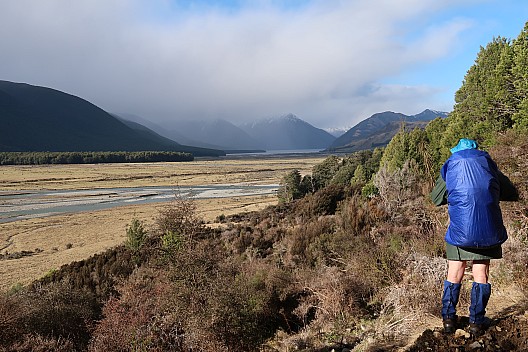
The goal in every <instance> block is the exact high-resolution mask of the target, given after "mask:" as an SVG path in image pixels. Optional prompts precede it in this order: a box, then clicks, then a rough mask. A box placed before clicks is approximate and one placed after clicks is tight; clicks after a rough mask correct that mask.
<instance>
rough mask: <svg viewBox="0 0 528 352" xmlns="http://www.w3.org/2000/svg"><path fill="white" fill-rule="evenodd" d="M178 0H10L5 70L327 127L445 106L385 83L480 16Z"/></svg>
mask: <svg viewBox="0 0 528 352" xmlns="http://www.w3.org/2000/svg"><path fill="white" fill-rule="evenodd" d="M174 3H175V2H170V1H163V0H157V1H147V0H145V1H140V0H134V1H125V0H119V1H107V0H90V1H88V0H86V1H69V0H47V1H40V0H17V1H11V2H7V1H5V2H3V3H2V5H0V7H1V8H0V46H1V47H2V51H1V52H0V62H1V63H2V65H0V78H1V79H7V80H13V81H23V82H27V83H31V84H38V85H45V86H50V87H53V88H56V89H59V90H63V91H66V92H69V93H72V94H76V95H79V96H81V97H83V98H86V99H88V100H90V101H92V102H94V103H95V104H97V105H100V106H101V107H103V108H105V109H107V110H109V111H112V112H128V113H134V114H136V115H141V116H143V117H145V118H147V119H152V120H162V119H170V118H189V117H197V118H217V117H221V118H226V119H228V120H230V121H233V122H239V121H242V120H247V119H254V118H260V117H262V116H269V115H273V114H277V113H281V112H293V113H295V114H297V115H298V116H300V117H301V118H303V119H305V120H307V121H309V122H311V123H313V124H315V125H317V126H318V127H333V126H341V125H348V126H350V125H353V124H354V123H355V122H358V121H359V120H360V119H363V118H366V117H368V116H369V115H370V114H372V113H374V112H378V111H383V110H393V111H401V112H407V113H417V112H419V111H418V110H419V109H423V108H426V107H429V108H438V106H436V105H434V104H435V100H434V94H435V93H436V90H435V89H437V88H432V87H423V86H418V87H401V86H396V85H393V86H383V85H381V84H380V83H379V82H381V81H383V79H384V78H386V77H388V76H389V77H390V76H395V75H398V74H399V73H401V72H402V70H407V69H409V68H410V67H412V66H413V65H417V64H420V63H423V62H430V61H432V60H435V59H438V58H441V57H442V56H445V55H446V54H447V53H448V52H449V50H450V49H451V48H452V47H453V45H456V44H457V38H458V37H459V36H460V34H461V33H462V32H463V31H464V30H466V29H467V28H468V26H470V25H471V23H470V22H467V21H465V20H463V19H456V20H454V21H451V22H450V21H446V22H444V23H440V24H438V23H437V24H435V25H434V26H429V25H427V18H428V16H431V14H432V13H433V12H435V11H439V10H441V9H440V8H439V7H440V6H441V5H438V2H437V1H435V0H400V1H397V2H396V1H389V0H377V1H373V0H355V1H337V0H326V1H323V0H319V1H313V2H312V3H309V4H305V5H302V6H299V7H298V8H296V9H281V8H278V7H276V6H273V5H272V2H269V1H263V2H259V3H256V2H252V5H251V6H247V7H242V8H239V9H229V10H221V9H219V8H213V7H205V6H201V7H200V8H199V9H194V8H190V9H189V8H187V9H183V8H177V7H175V5H174ZM248 3H249V2H248ZM255 4H256V5H255ZM365 87H376V88H375V89H372V88H369V89H365ZM424 104H431V105H424ZM413 109H414V110H413ZM354 120H355V121H354Z"/></svg>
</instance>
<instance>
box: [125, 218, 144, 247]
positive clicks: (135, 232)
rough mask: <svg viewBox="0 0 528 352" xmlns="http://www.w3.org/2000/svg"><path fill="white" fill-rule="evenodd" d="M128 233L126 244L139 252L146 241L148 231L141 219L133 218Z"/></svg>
mask: <svg viewBox="0 0 528 352" xmlns="http://www.w3.org/2000/svg"><path fill="white" fill-rule="evenodd" d="M126 235H127V236H126V241H125V246H126V247H127V248H129V249H130V250H132V251H133V252H137V251H139V250H140V249H141V247H142V246H143V244H144V243H145V240H146V238H147V231H146V230H145V228H144V227H143V223H142V222H141V221H140V220H138V219H133V220H132V223H131V224H130V225H129V226H127V230H126Z"/></svg>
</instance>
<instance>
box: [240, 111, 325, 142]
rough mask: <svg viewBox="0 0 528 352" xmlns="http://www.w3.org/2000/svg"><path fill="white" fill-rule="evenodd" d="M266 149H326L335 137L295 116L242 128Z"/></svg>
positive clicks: (267, 120) (249, 124)
mask: <svg viewBox="0 0 528 352" xmlns="http://www.w3.org/2000/svg"><path fill="white" fill-rule="evenodd" d="M240 128H242V129H243V130H244V131H246V132H247V133H248V134H249V135H250V136H252V137H253V138H254V139H255V140H257V141H259V143H260V145H261V146H262V147H263V148H264V149H268V150H281V149H324V148H327V147H328V146H329V145H330V144H331V143H332V142H333V141H334V140H335V137H334V136H332V135H331V134H330V133H328V132H326V131H324V130H322V129H320V128H316V127H314V126H312V125H310V124H309V123H307V122H305V121H303V120H301V119H299V118H298V117H297V116H295V115H293V114H287V115H284V116H281V117H278V118H269V119H263V120H259V121H257V122H254V123H246V124H243V125H241V126H240Z"/></svg>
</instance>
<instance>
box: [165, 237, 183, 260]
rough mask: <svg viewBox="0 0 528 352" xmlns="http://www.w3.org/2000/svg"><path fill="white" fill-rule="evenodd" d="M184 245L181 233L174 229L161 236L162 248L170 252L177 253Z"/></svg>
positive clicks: (171, 253) (169, 253)
mask: <svg viewBox="0 0 528 352" xmlns="http://www.w3.org/2000/svg"><path fill="white" fill-rule="evenodd" d="M182 247H183V238H182V236H181V234H179V233H177V232H174V231H167V232H166V233H165V234H164V235H162V236H161V248H162V249H163V250H164V251H165V252H166V253H167V254H168V255H173V254H176V253H177V252H178V251H179V250H180V249H181V248H182Z"/></svg>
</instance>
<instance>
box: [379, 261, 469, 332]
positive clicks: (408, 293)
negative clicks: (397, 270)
mask: <svg viewBox="0 0 528 352" xmlns="http://www.w3.org/2000/svg"><path fill="white" fill-rule="evenodd" d="M403 264H404V266H405V269H404V272H403V277H402V280H401V282H400V283H398V284H396V285H391V286H389V287H387V288H385V289H384V290H382V291H381V292H380V296H382V309H381V311H380V317H379V319H378V320H377V322H376V324H375V326H374V328H375V330H376V335H377V337H378V338H380V339H382V340H384V341H388V340H400V339H402V338H405V337H406V336H408V334H409V333H410V332H412V331H413V329H414V328H415V326H416V324H417V323H418V322H419V321H421V320H423V319H424V317H425V316H426V315H434V316H438V315H439V314H440V310H441V302H440V297H441V291H442V283H443V281H444V279H445V274H446V272H447V261H446V260H445V259H444V258H441V257H427V256H423V255H420V254H417V253H413V254H410V255H409V257H408V258H407V259H406V260H405V261H404V263H403ZM465 296H466V295H462V297H461V298H462V299H461V304H460V305H461V306H463V305H464V300H465V298H464V297H465Z"/></svg>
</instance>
